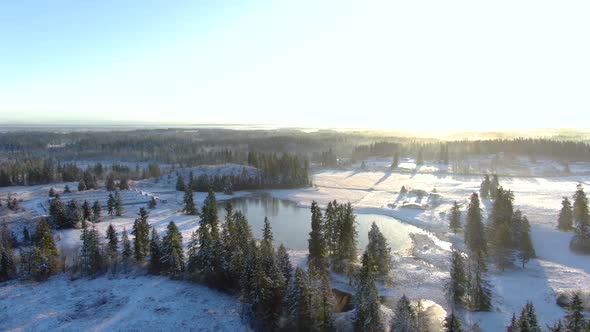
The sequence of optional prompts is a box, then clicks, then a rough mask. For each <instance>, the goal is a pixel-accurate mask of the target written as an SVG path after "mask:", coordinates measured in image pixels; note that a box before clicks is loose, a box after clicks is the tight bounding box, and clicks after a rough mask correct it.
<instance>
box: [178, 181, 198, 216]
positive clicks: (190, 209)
mask: <svg viewBox="0 0 590 332" xmlns="http://www.w3.org/2000/svg"><path fill="white" fill-rule="evenodd" d="M182 211H183V212H184V213H186V214H189V215H196V214H197V213H198V212H197V207H196V206H195V202H194V200H193V191H192V189H191V188H190V187H187V188H186V190H185V192H184V209H183V210H182Z"/></svg>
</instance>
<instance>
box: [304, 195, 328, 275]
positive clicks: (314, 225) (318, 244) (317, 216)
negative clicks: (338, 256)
mask: <svg viewBox="0 0 590 332" xmlns="http://www.w3.org/2000/svg"><path fill="white" fill-rule="evenodd" d="M322 224H323V223H322V211H321V210H320V207H319V206H318V203H316V202H315V201H313V202H312V203H311V232H310V233H309V240H308V243H309V244H308V247H309V255H308V264H309V266H310V267H311V268H314V269H322V270H323V269H325V268H326V247H325V241H324V238H323V227H322V226H323V225H322Z"/></svg>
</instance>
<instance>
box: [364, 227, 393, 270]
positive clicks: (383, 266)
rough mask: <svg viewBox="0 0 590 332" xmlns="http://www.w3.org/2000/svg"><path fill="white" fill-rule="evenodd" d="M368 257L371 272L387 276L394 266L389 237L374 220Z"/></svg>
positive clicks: (370, 232) (370, 233) (368, 246)
mask: <svg viewBox="0 0 590 332" xmlns="http://www.w3.org/2000/svg"><path fill="white" fill-rule="evenodd" d="M365 252H366V253H367V257H368V259H369V266H370V268H371V272H374V273H377V275H380V276H386V275H388V274H389V271H390V270H391V267H392V263H391V260H392V257H391V248H390V247H389V245H388V244H387V239H386V238H385V236H383V233H381V231H380V230H379V227H377V224H375V222H373V224H371V230H370V231H369V243H368V244H367V250H366V251H365Z"/></svg>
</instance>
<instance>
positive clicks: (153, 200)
mask: <svg viewBox="0 0 590 332" xmlns="http://www.w3.org/2000/svg"><path fill="white" fill-rule="evenodd" d="M156 205H158V202H157V201H156V198H155V197H154V196H152V198H151V199H150V201H149V202H148V209H155V208H156Z"/></svg>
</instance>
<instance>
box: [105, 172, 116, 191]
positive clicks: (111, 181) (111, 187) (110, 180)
mask: <svg viewBox="0 0 590 332" xmlns="http://www.w3.org/2000/svg"><path fill="white" fill-rule="evenodd" d="M105 187H106V189H107V190H108V191H115V189H116V187H115V177H114V176H113V173H109V174H108V175H107V180H106V183H105Z"/></svg>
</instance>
